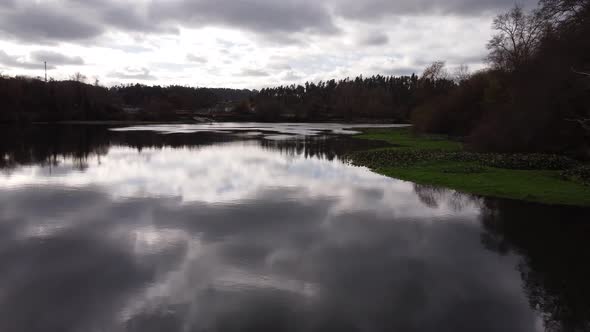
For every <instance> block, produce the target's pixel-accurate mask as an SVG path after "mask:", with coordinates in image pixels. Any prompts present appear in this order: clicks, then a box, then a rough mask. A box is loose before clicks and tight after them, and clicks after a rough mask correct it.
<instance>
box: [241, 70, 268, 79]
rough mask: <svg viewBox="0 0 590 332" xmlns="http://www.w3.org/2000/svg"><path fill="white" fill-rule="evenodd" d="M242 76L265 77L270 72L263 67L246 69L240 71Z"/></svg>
mask: <svg viewBox="0 0 590 332" xmlns="http://www.w3.org/2000/svg"><path fill="white" fill-rule="evenodd" d="M239 75H240V76H251V77H265V76H270V74H269V73H268V72H266V71H264V70H262V69H244V70H242V72H240V73H239Z"/></svg>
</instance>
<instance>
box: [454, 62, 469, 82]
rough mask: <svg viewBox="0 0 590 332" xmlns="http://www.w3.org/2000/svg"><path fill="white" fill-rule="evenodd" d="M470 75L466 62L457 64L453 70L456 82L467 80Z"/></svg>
mask: <svg viewBox="0 0 590 332" xmlns="http://www.w3.org/2000/svg"><path fill="white" fill-rule="evenodd" d="M470 77H471V73H470V72H469V66H468V65H466V64H461V65H459V66H458V67H457V68H455V70H454V71H453V80H454V81H455V83H457V84H459V83H461V82H464V81H467V80H468V79H469V78H470Z"/></svg>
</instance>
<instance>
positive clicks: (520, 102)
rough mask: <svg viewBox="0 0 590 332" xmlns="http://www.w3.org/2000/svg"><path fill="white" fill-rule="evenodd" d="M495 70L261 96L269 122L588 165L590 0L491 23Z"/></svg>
mask: <svg viewBox="0 0 590 332" xmlns="http://www.w3.org/2000/svg"><path fill="white" fill-rule="evenodd" d="M492 26H493V28H494V30H495V35H493V36H492V37H491V39H490V40H489V42H488V44H487V48H488V50H489V55H488V57H487V60H488V63H489V67H488V68H486V69H484V70H480V71H478V72H476V73H473V74H470V73H469V72H468V69H467V68H466V67H465V66H460V67H459V68H457V69H456V70H455V71H454V72H452V73H450V72H449V71H448V70H447V69H446V68H445V63H444V62H443V61H436V62H434V63H433V64H432V65H430V66H428V67H427V68H426V69H425V70H424V72H423V73H422V74H421V75H420V76H416V75H412V76H401V77H393V76H390V77H385V76H373V77H369V78H363V77H357V78H355V79H344V80H340V81H334V80H331V81H327V82H320V83H318V84H314V83H306V84H305V85H291V86H279V87H276V88H269V89H263V90H262V91H260V93H259V94H258V95H257V97H256V108H257V111H258V112H259V113H260V114H261V115H263V116H264V118H266V119H269V120H273V119H278V118H285V117H286V118H293V119H300V120H322V119H330V118H331V119H345V120H355V119H387V120H395V121H400V122H403V121H410V122H411V123H412V124H413V125H414V128H415V130H416V131H418V132H422V133H435V134H444V135H448V136H455V137H459V138H461V139H463V140H464V141H465V142H466V143H467V145H468V147H469V148H471V149H473V150H479V151H503V152H516V151H526V152H531V151H536V152H563V151H568V152H571V153H574V154H577V155H580V156H585V157H587V158H588V157H590V156H589V155H588V154H589V152H588V151H589V149H588V146H589V143H590V38H589V37H588V36H590V0H542V1H540V3H539V6H538V7H537V8H536V9H534V10H532V11H531V12H525V11H524V10H523V9H522V8H521V7H520V6H518V5H517V6H515V7H514V8H512V9H511V10H509V11H508V12H507V13H504V14H501V15H499V16H498V17H496V18H495V20H494V21H493V25H492Z"/></svg>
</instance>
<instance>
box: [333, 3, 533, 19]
mask: <svg viewBox="0 0 590 332" xmlns="http://www.w3.org/2000/svg"><path fill="white" fill-rule="evenodd" d="M520 3H521V4H522V5H524V6H527V7H528V6H530V5H534V4H536V3H537V1H536V0H524V1H520ZM512 6H514V1H512V0H493V1H481V0H403V1H391V0H364V1H356V0H342V1H338V3H337V4H336V5H335V6H334V8H335V12H336V14H337V15H339V16H343V17H345V18H349V19H356V20H370V19H375V18H381V17H384V16H388V15H396V16H404V15H424V14H451V15H468V16H471V15H480V14H483V13H486V12H494V13H495V12H499V11H505V10H506V9H508V8H510V7H512Z"/></svg>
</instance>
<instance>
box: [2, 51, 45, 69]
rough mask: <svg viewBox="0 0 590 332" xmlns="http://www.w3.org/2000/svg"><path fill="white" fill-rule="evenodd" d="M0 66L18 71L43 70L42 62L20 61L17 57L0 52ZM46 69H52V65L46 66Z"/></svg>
mask: <svg viewBox="0 0 590 332" xmlns="http://www.w3.org/2000/svg"><path fill="white" fill-rule="evenodd" d="M0 64H2V65H5V66H7V67H10V68H20V69H42V68H44V64H43V61H36V60H34V61H32V62H30V61H22V60H20V57H19V56H14V55H9V54H8V53H6V52H4V51H2V50H0ZM47 68H48V69H54V68H55V67H54V66H53V65H48V66H47Z"/></svg>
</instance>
